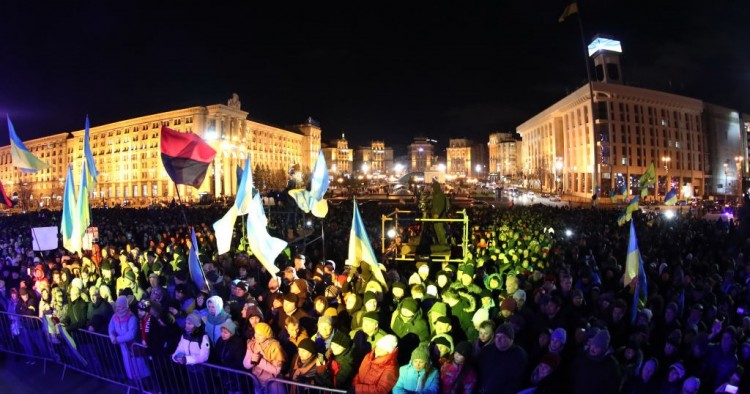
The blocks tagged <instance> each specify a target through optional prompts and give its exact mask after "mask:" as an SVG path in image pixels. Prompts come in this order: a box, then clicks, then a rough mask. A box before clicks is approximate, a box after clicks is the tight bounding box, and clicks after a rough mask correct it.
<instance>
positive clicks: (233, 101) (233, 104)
mask: <svg viewBox="0 0 750 394" xmlns="http://www.w3.org/2000/svg"><path fill="white" fill-rule="evenodd" d="M241 105H242V102H240V96H239V95H238V94H237V93H232V98H230V99H229V100H227V107H229V108H234V109H240V106H241Z"/></svg>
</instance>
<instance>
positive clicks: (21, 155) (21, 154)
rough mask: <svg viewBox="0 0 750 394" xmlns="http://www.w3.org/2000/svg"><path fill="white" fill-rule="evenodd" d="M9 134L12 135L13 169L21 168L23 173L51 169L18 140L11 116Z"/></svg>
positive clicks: (11, 154)
mask: <svg viewBox="0 0 750 394" xmlns="http://www.w3.org/2000/svg"><path fill="white" fill-rule="evenodd" d="M8 134H9V135H10V158H11V163H13V167H18V168H20V169H21V171H22V172H37V171H39V170H43V169H45V168H49V164H47V163H45V162H43V161H41V160H39V158H38V157H36V156H34V154H32V153H31V152H30V151H29V149H28V148H26V145H24V144H23V141H21V139H20V138H18V134H16V129H15V128H14V127H13V123H12V122H11V121H10V116H8Z"/></svg>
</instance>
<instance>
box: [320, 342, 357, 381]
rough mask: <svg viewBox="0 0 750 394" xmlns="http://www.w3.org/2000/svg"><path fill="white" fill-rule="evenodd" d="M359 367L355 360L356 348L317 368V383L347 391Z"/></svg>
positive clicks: (334, 357)
mask: <svg viewBox="0 0 750 394" xmlns="http://www.w3.org/2000/svg"><path fill="white" fill-rule="evenodd" d="M355 372H357V365H356V364H355V360H354V347H353V346H352V347H350V348H349V349H347V350H346V351H345V352H344V353H341V354H339V355H338V356H336V355H334V356H332V357H331V358H330V359H328V361H327V362H326V364H325V365H321V366H319V367H318V368H317V371H316V374H315V383H316V384H317V385H319V386H324V387H328V388H332V389H346V388H348V387H349V386H351V383H352V378H353V377H354V373H355Z"/></svg>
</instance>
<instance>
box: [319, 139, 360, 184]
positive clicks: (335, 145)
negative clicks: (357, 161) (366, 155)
mask: <svg viewBox="0 0 750 394" xmlns="http://www.w3.org/2000/svg"><path fill="white" fill-rule="evenodd" d="M323 156H325V158H326V164H327V165H328V171H329V172H331V173H333V174H334V175H339V174H342V175H343V174H351V173H352V172H353V170H354V150H353V149H351V148H349V141H347V140H346V136H345V135H344V134H343V133H342V134H341V138H339V139H335V140H333V141H331V142H330V143H329V144H328V145H327V146H324V147H323Z"/></svg>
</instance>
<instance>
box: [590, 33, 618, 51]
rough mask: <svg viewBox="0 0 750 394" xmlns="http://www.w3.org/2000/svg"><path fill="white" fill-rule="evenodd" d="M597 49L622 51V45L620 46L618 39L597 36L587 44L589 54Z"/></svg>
mask: <svg viewBox="0 0 750 394" xmlns="http://www.w3.org/2000/svg"><path fill="white" fill-rule="evenodd" d="M599 51H609V52H617V53H622V46H620V41H617V40H613V39H611V38H602V37H597V38H595V39H594V41H591V44H589V56H593V55H594V54H595V53H597V52H599Z"/></svg>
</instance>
